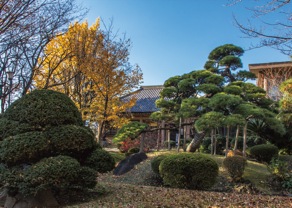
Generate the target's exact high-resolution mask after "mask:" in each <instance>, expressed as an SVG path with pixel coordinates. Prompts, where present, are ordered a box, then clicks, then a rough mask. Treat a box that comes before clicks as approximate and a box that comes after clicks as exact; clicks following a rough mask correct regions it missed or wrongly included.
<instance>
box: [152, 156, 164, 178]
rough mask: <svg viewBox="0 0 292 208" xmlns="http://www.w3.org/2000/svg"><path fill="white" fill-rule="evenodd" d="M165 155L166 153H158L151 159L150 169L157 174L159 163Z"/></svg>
mask: <svg viewBox="0 0 292 208" xmlns="http://www.w3.org/2000/svg"><path fill="white" fill-rule="evenodd" d="M166 157H167V155H158V156H156V157H154V158H153V159H152V160H151V169H152V171H153V172H154V173H156V174H157V175H159V165H160V163H161V161H162V160H164V159H165V158H166Z"/></svg>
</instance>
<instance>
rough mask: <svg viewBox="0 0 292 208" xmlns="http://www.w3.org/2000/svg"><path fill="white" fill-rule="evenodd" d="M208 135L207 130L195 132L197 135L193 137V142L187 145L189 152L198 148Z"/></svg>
mask: <svg viewBox="0 0 292 208" xmlns="http://www.w3.org/2000/svg"><path fill="white" fill-rule="evenodd" d="M205 135H206V132H204V131H203V132H201V133H197V134H195V137H194V138H193V139H192V141H191V143H190V144H189V145H188V147H187V152H195V151H196V150H197V149H199V147H200V145H201V143H202V141H203V139H204V137H205Z"/></svg>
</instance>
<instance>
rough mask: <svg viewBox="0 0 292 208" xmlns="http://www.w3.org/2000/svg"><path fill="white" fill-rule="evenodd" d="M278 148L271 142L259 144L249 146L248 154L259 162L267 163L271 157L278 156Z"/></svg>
mask: <svg viewBox="0 0 292 208" xmlns="http://www.w3.org/2000/svg"><path fill="white" fill-rule="evenodd" d="M278 152H279V149H278V147H276V146H275V145H272V144H260V145H255V146H253V147H251V148H250V155H251V156H252V157H254V158H255V159H256V160H258V161H260V162H266V163H269V162H270V161H271V160H272V158H273V157H275V156H278Z"/></svg>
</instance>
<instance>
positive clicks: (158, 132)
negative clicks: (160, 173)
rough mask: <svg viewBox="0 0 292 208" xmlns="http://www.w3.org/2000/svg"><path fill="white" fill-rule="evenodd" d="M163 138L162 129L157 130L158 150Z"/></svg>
mask: <svg viewBox="0 0 292 208" xmlns="http://www.w3.org/2000/svg"><path fill="white" fill-rule="evenodd" d="M161 140H162V138H161V130H158V131H157V140H156V145H157V151H159V149H160V141H161Z"/></svg>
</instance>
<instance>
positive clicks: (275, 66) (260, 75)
mask: <svg viewBox="0 0 292 208" xmlns="http://www.w3.org/2000/svg"><path fill="white" fill-rule="evenodd" d="M248 66H249V70H250V71H251V72H253V73H254V74H255V75H256V77H257V86H259V87H261V88H263V89H264V90H265V91H266V92H267V97H269V98H271V99H272V100H279V99H281V97H282V94H281V92H280V91H279V87H280V85H281V83H282V82H283V81H285V80H287V79H290V78H292V62H291V61H286V62H271V63H258V64H249V65H248Z"/></svg>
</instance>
